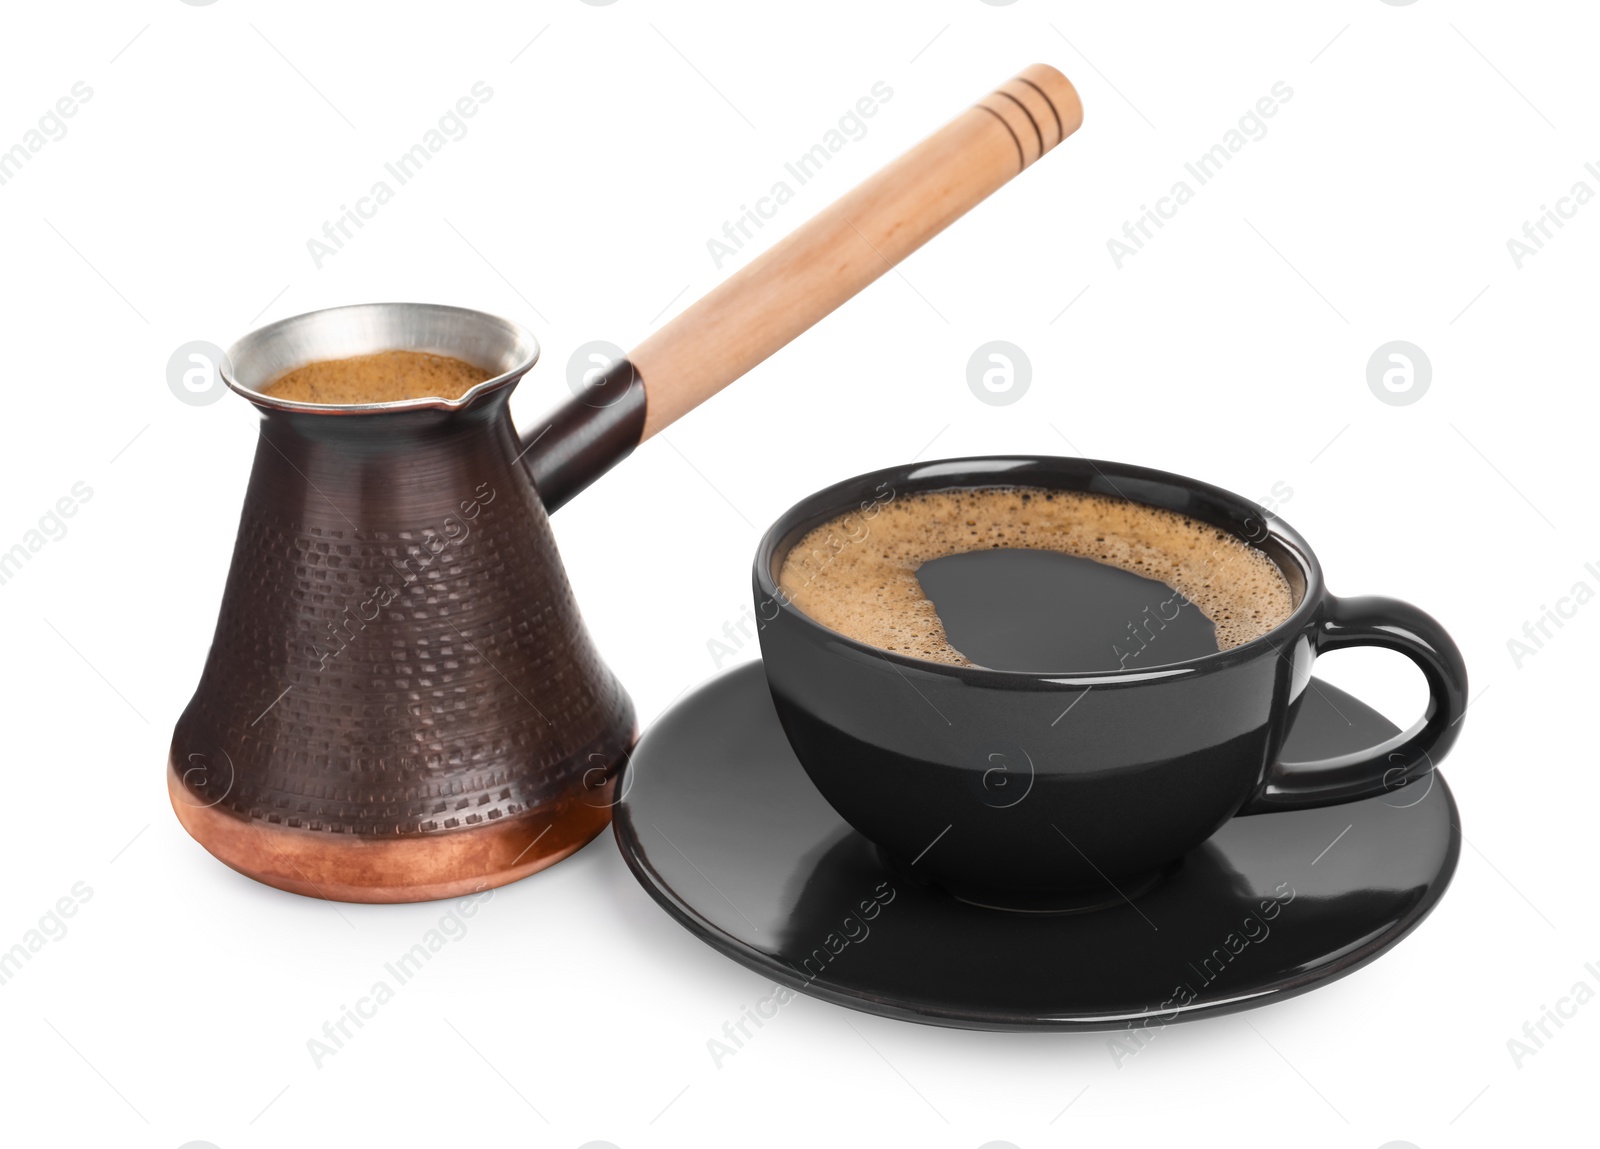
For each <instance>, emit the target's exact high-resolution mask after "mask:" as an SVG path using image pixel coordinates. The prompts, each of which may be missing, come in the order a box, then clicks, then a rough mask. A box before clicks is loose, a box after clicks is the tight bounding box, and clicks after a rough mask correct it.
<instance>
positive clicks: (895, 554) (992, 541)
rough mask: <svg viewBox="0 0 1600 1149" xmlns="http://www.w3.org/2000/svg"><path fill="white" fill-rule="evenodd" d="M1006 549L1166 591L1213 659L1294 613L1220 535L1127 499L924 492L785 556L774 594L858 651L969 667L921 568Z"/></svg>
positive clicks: (874, 509)
mask: <svg viewBox="0 0 1600 1149" xmlns="http://www.w3.org/2000/svg"><path fill="white" fill-rule="evenodd" d="M1002 547H1012V548H1030V549H1038V550H1054V551H1059V552H1061V553H1063V554H1068V555H1075V556H1077V557H1079V558H1086V559H1093V560H1095V561H1097V562H1101V563H1106V564H1108V565H1110V566H1114V567H1119V568H1121V569H1122V570H1126V571H1130V572H1132V573H1133V574H1137V575H1143V576H1144V577H1146V578H1151V579H1156V580H1159V581H1160V582H1163V583H1166V584H1167V585H1168V586H1169V587H1171V588H1172V589H1173V590H1176V591H1178V592H1179V593H1180V594H1182V595H1183V596H1184V597H1185V598H1187V599H1188V600H1189V601H1190V602H1192V603H1193V604H1194V605H1195V606H1197V607H1199V608H1200V611H1201V612H1202V613H1203V614H1204V615H1205V616H1206V617H1207V618H1209V619H1210V620H1211V622H1212V623H1213V624H1214V626H1215V627H1216V637H1217V648H1218V649H1219V650H1228V649H1230V648H1232V647H1235V646H1239V645H1241V644H1243V643H1246V642H1249V641H1250V640H1251V639H1253V638H1257V637H1259V636H1261V635H1263V634H1266V633H1267V632H1268V631H1269V630H1271V629H1273V628H1274V627H1276V626H1277V625H1279V624H1280V623H1282V622H1283V621H1284V620H1286V619H1287V618H1288V617H1289V615H1290V614H1291V613H1292V612H1293V610H1294V596H1293V594H1292V592H1291V591H1290V589H1289V583H1288V581H1287V580H1286V579H1285V578H1284V576H1283V572H1282V571H1280V570H1279V569H1278V567H1277V566H1276V564H1274V563H1273V561H1272V560H1271V559H1270V558H1268V557H1267V556H1266V555H1265V554H1264V553H1262V552H1261V551H1259V550H1257V549H1256V548H1255V547H1252V546H1250V545H1249V544H1248V543H1246V542H1244V541H1243V540H1241V539H1238V538H1236V537H1235V536H1233V535H1231V534H1229V533H1227V532H1226V531H1222V530H1219V529H1218V528H1216V527H1214V526H1211V525H1210V524H1208V523H1203V522H1200V521H1198V520H1196V519H1191V518H1188V517H1187V516H1185V515H1180V514H1178V513H1176V512H1173V511H1167V510H1163V509H1161V508H1158V507H1149V506H1145V505H1143V504H1140V503H1134V502H1130V501H1128V500H1126V499H1117V498H1111V497H1108V496H1103V495H1095V494H1087V493H1083V492H1077V491H1050V490H1043V489H1038V488H1029V487H975V488H963V489H959V490H948V491H927V492H919V493H916V494H911V495H902V496H900V497H898V498H896V499H894V500H893V501H888V502H881V503H878V504H873V505H870V506H868V507H867V508H866V509H864V510H862V511H852V512H849V513H847V514H844V515H841V516H839V517H838V518H835V519H833V520H830V521H829V522H827V523H824V524H823V525H822V526H820V527H817V528H815V529H814V530H812V531H809V532H808V533H807V534H806V535H805V536H804V537H803V538H802V539H801V540H800V541H799V542H798V543H797V544H796V545H795V546H794V547H793V548H792V549H791V550H790V551H789V553H788V554H787V555H786V556H785V557H784V560H783V565H782V568H781V570H780V571H779V577H778V582H779V585H780V586H781V587H782V589H783V591H784V593H785V594H786V595H787V596H788V597H789V599H790V600H791V601H792V602H793V603H794V604H795V605H796V606H797V607H799V608H800V609H801V610H802V611H804V612H805V613H806V614H808V615H810V616H811V617H812V618H814V619H816V620H817V621H818V622H820V623H822V625H824V626H826V627H829V628H831V629H833V630H836V631H838V632H839V633H841V634H844V635H847V636H849V637H850V638H854V639H856V640H857V641H859V642H865V643H867V644H869V645H871V646H876V647H878V648H880V649H882V650H892V651H896V652H898V653H900V654H907V655H911V656H912V657H915V658H925V659H928V660H930V661H932V662H944V663H951V664H954V665H957V666H970V665H973V663H972V662H971V661H970V660H969V659H968V658H967V657H966V656H965V655H963V654H962V653H961V652H960V651H958V650H956V649H955V647H953V646H951V645H950V641H949V639H948V638H947V637H946V635H945V632H944V626H943V624H942V623H941V622H940V620H939V616H938V613H937V611H935V609H934V606H933V603H932V602H930V601H929V600H928V597H927V595H926V594H924V593H923V589H922V585H921V583H919V582H918V581H917V568H918V567H920V566H921V565H922V564H923V563H925V562H930V561H932V560H933V559H936V558H941V557H943V556H945V555H950V554H960V553H963V552H966V551H976V550H984V549H987V548H1002Z"/></svg>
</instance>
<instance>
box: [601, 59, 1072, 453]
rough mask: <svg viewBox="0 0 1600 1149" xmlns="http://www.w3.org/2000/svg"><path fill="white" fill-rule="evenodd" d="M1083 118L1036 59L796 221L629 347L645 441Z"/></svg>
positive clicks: (1058, 79) (1056, 75) (1067, 91)
mask: <svg viewBox="0 0 1600 1149" xmlns="http://www.w3.org/2000/svg"><path fill="white" fill-rule="evenodd" d="M1082 122H1083V105H1082V103H1081V102H1080V101H1079V100H1078V93H1077V91H1076V90H1075V89H1074V88H1073V86H1072V83H1071V81H1069V80H1068V79H1067V78H1066V77H1065V76H1063V75H1062V74H1061V73H1060V72H1058V71H1056V70H1055V69H1054V68H1052V67H1050V66H1049V65H1048V64H1034V65H1032V66H1030V67H1028V68H1025V69H1023V70H1022V71H1021V72H1019V73H1018V74H1017V75H1016V76H1014V77H1012V78H1011V79H1010V80H1007V81H1006V82H1005V83H1004V84H1002V85H1001V86H1000V87H999V88H996V89H995V90H994V91H993V92H991V93H989V94H988V95H987V96H985V97H984V98H983V99H982V100H980V101H979V102H978V103H977V104H975V105H974V106H973V107H970V108H968V109H967V110H966V111H964V112H962V113H961V114H960V115H959V116H957V117H956V118H955V119H953V120H951V121H950V122H949V123H948V124H946V125H945V126H944V127H942V128H940V129H939V130H938V131H937V132H935V133H934V134H933V135H931V136H929V137H928V138H927V139H925V140H923V141H922V142H921V143H920V144H918V145H917V146H916V147H914V148H912V149H911V150H910V151H908V152H906V153H905V154H904V155H902V156H901V157H900V158H899V159H897V160H895V161H894V162H893V163H891V164H889V166H888V167H886V168H884V169H882V170H881V171H879V172H878V173H877V174H876V175H874V176H871V177H870V178H868V179H867V180H866V181H865V182H864V183H861V184H860V185H858V186H857V187H856V188H855V189H854V190H852V191H850V192H848V193H846V194H845V195H844V196H843V197H841V198H840V199H838V200H836V201H835V202H834V203H833V204H831V205H830V206H828V207H827V208H824V209H823V210H822V211H821V212H820V213H818V214H817V215H816V216H814V217H813V218H812V219H810V220H808V221H807V222H805V223H804V224H802V225H801V226H800V227H798V228H797V229H795V230H794V231H793V232H791V233H790V234H789V235H787V236H785V237H784V238H783V239H782V240H780V241H779V242H778V243H777V244H775V245H774V246H773V247H772V248H771V249H769V250H768V251H766V252H765V253H763V254H762V255H759V256H757V257H756V258H755V259H754V260H752V261H751V262H750V263H749V264H748V265H747V266H746V267H744V268H743V269H741V270H740V271H738V272H736V273H735V274H733V275H732V276H730V277H729V278H728V279H727V280H726V281H724V282H723V283H722V284H721V285H719V286H718V287H716V288H715V289H714V290H713V291H712V292H711V293H710V294H709V295H707V296H705V297H704V298H703V299H701V300H699V301H698V302H696V303H695V304H694V305H692V306H691V307H689V308H688V310H686V311H684V312H683V313H682V314H681V315H679V316H677V317H676V318H675V319H673V320H672V321H671V322H670V323H668V324H666V325H665V326H664V327H662V328H661V329H660V330H659V331H657V332H655V333H654V334H653V335H651V336H650V337H649V338H648V339H646V340H645V341H644V342H643V343H641V344H639V346H638V347H636V348H634V350H633V351H632V352H631V353H630V354H629V356H628V359H629V360H630V361H631V362H632V364H633V366H634V367H635V368H636V369H637V370H638V375H639V378H640V379H642V380H643V382H644V389H645V396H646V407H645V421H644V431H643V433H642V434H641V436H640V439H641V440H643V439H648V438H649V437H650V436H651V435H654V434H655V433H656V432H657V431H660V430H661V429H662V428H664V427H666V426H668V425H669V424H670V423H672V422H673V421H674V420H676V419H678V418H679V417H680V416H682V415H684V414H686V413H687V412H688V411H690V410H692V409H693V408H694V407H696V406H698V405H699V404H700V403H703V402H705V400H707V399H709V398H710V397H711V396H713V395H715V394H716V393H717V392H718V391H720V390H722V389H723V388H724V387H726V386H727V385H728V384H729V383H732V382H733V381H734V380H735V379H737V378H739V376H741V375H743V374H744V373H745V372H746V371H749V370H750V369H751V368H752V367H754V366H755V365H756V364H757V363H760V362H761V361H762V360H763V359H765V358H766V357H767V356H769V355H771V354H772V353H773V352H774V351H776V350H778V349H779V348H780V347H782V346H784V344H786V343H788V342H789V341H790V340H791V339H793V338H794V337H795V336H797V335H799V334H800V333H801V332H803V331H805V330H806V329H807V328H809V327H811V326H812V325H813V324H815V323H817V322H818V321H819V320H821V319H822V318H823V316H825V315H827V314H828V313H829V312H831V311H832V310H833V309H834V308H836V307H838V306H839V305H840V304H841V303H843V302H844V301H845V300H847V299H849V298H850V297H851V296H853V295H855V294H856V293H857V292H858V291H860V290H861V289H862V288H864V287H866V286H867V284H869V283H871V282H872V281H873V280H875V279H877V278H878V277H879V276H880V275H882V274H883V273H884V272H885V271H888V270H889V268H891V267H893V266H894V265H895V264H897V263H899V262H900V261H901V260H902V259H904V258H905V257H906V256H907V255H909V254H911V253H912V252H913V251H915V250H917V248H919V247H921V246H922V245H923V244H924V243H926V242H927V241H928V240H929V239H931V238H932V237H933V236H935V235H937V234H938V233H939V232H940V231H943V230H944V229H945V228H946V227H948V226H949V225H950V224H951V223H952V222H953V221H954V220H956V219H957V218H959V217H960V216H961V215H963V214H964V213H965V212H967V211H968V210H970V209H971V208H972V207H974V206H975V205H976V204H978V203H980V202H981V201H982V200H984V199H985V198H986V197H988V195H989V194H990V193H991V192H993V191H995V190H996V189H997V188H999V187H1000V185H1001V184H1003V183H1005V182H1006V181H1007V180H1009V179H1011V178H1012V177H1013V176H1015V175H1017V174H1018V173H1019V172H1021V171H1023V169H1025V168H1027V167H1028V166H1029V165H1030V164H1032V163H1034V162H1035V161H1036V160H1038V159H1039V158H1040V157H1041V156H1043V155H1044V153H1046V152H1048V151H1049V150H1050V149H1051V148H1053V147H1055V146H1056V145H1057V144H1059V143H1060V142H1061V141H1062V140H1064V139H1066V138H1067V137H1068V136H1070V135H1071V134H1072V133H1073V132H1075V131H1077V130H1078V125H1080V124H1081V123H1082Z"/></svg>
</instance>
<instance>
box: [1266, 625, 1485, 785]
mask: <svg viewBox="0 0 1600 1149" xmlns="http://www.w3.org/2000/svg"><path fill="white" fill-rule="evenodd" d="M1311 640H1312V650H1313V653H1314V654H1323V653H1325V652H1327V651H1330V650H1340V649H1343V648H1344V647H1348V646H1379V647H1382V648H1384V649H1385V650H1397V651H1399V652H1400V653H1401V654H1403V655H1405V656H1406V657H1407V658H1409V659H1411V661H1412V662H1414V663H1416V664H1417V666H1418V667H1419V668H1420V669H1421V671H1422V673H1423V675H1424V677H1426V678H1427V680H1428V708H1427V710H1426V711H1425V712H1424V713H1423V715H1422V717H1421V718H1420V719H1419V720H1418V721H1417V722H1416V724H1415V725H1413V726H1412V727H1411V729H1410V730H1407V731H1405V732H1404V733H1401V734H1396V735H1395V736H1394V737H1393V738H1390V739H1389V740H1387V741H1386V742H1382V743H1380V744H1379V745H1377V746H1374V747H1372V748H1371V749H1370V750H1358V751H1355V752H1353V753H1350V754H1340V755H1338V756H1336V757H1333V758H1321V759H1318V760H1316V761H1312V762H1283V761H1278V762H1274V763H1273V764H1272V765H1271V766H1269V767H1268V768H1267V770H1266V773H1265V775H1264V776H1263V778H1262V781H1261V784H1260V785H1259V786H1257V787H1256V791H1255V793H1254V794H1253V795H1251V797H1250V800H1249V801H1247V802H1246V803H1245V805H1244V808H1243V809H1242V810H1240V811H1239V812H1240V813H1241V814H1265V813H1269V812H1272V811H1275V810H1298V809H1305V808H1307V807H1311V806H1335V805H1338V804H1339V803H1341V802H1354V801H1357V800H1358V799H1361V798H1371V797H1375V796H1377V795H1380V794H1388V793H1391V792H1393V791H1395V790H1397V789H1399V788H1400V787H1402V786H1405V785H1407V784H1409V783H1411V782H1413V781H1415V780H1417V779H1420V778H1423V777H1426V776H1427V775H1428V774H1429V773H1430V772H1431V771H1432V770H1433V768H1434V765H1435V764H1436V763H1437V762H1438V761H1440V760H1441V759H1443V758H1444V756H1445V755H1446V754H1448V753H1449V752H1450V747H1451V746H1452V745H1454V744H1455V740H1456V736H1457V735H1458V734H1460V733H1461V725H1460V724H1461V718H1462V715H1463V714H1465V713H1466V708H1467V664H1466V661H1465V660H1464V659H1463V658H1462V657H1461V651H1460V649H1459V648H1458V647H1457V646H1456V644H1455V641H1454V640H1453V639H1452V638H1451V637H1450V636H1449V635H1448V634H1446V633H1445V630H1444V627H1442V626H1440V625H1439V623H1438V622H1437V621H1435V620H1434V618H1433V617H1432V616H1431V615H1429V614H1427V613H1425V612H1424V611H1421V610H1419V609H1417V608H1416V607H1414V606H1412V605H1411V604H1410V603H1406V602H1401V601H1400V600H1399V599H1393V598H1383V597H1381V596H1378V595H1366V596H1362V597H1360V598H1338V597H1335V596H1334V595H1329V596H1328V605H1327V609H1326V610H1325V611H1324V612H1323V615H1322V620H1321V622H1320V623H1318V625H1317V628H1316V630H1315V631H1314V632H1313V633H1312V635H1311Z"/></svg>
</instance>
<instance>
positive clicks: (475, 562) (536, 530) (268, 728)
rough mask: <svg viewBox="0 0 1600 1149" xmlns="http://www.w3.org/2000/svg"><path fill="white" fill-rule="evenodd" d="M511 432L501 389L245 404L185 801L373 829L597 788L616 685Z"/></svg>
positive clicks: (523, 805)
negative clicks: (240, 473)
mask: <svg viewBox="0 0 1600 1149" xmlns="http://www.w3.org/2000/svg"><path fill="white" fill-rule="evenodd" d="M517 451H518V447H517V445H516V441H515V438H514V435H513V431H512V427H511V422H510V417H509V415H508V414H507V412H506V408H505V396H504V395H499V396H490V397H489V399H488V401H487V402H486V403H485V404H484V405H483V406H482V407H478V408H474V409H470V410H468V411H464V412H437V411H425V412H385V413H380V414H373V415H360V416H341V417H330V416H327V415H322V414H283V413H272V414H268V415H267V416H266V418H265V419H264V421H263V424H262V439H261V442H260V443H259V445H258V447H257V452H256V460H255V467H254V470H253V472H252V475H251V481H250V488H249V493H248V494H247V496H246V502H245V508H244V512H243V514H242V516H241V519H240V524H239V534H238V539H237V542H236V543H235V547H234V555H233V564H232V568H231V570H230V572H229V575H228V581H227V587H226V591H225V593H224V597H223V603H222V608H221V612H220V615H219V618H218V621H217V630H216V635H215V638H214V640H213V643H212V647H211V651H210V654H209V656H208V658H207V661H206V666H205V671H204V674H203V676H202V679H201V682H200V686H199V688H198V690H197V691H196V693H195V695H194V698H193V700H192V701H191V702H190V704H189V707H188V709H187V710H186V711H185V712H184V714H183V717H182V718H181V719H180V720H179V722H178V726H177V729H176V730H175V732H174V736H173V761H174V762H175V763H176V764H177V765H178V768H179V771H180V774H181V775H182V778H183V782H184V785H185V787H186V789H187V791H188V792H189V793H190V794H191V795H192V796H193V797H194V801H195V802H196V804H197V805H214V806H216V807H217V808H218V809H220V810H226V811H228V812H231V813H233V814H236V815H238V816H239V817H241V818H245V819H250V820H252V821H255V822H258V823H270V824H272V825H278V826H288V827H295V828H300V829H305V830H312V831H323V832H327V833H331V834H351V835H357V836H362V837H381V838H393V837H396V836H405V835H421V834H433V833H443V832H451V831H457V830H464V829H470V828H471V827H473V826H477V825H481V824H483V823H485V822H490V821H494V820H497V819H501V818H507V817H511V816H514V815H518V814H522V813H524V812H527V811H530V810H536V809H539V808H541V807H551V808H559V807H560V806H561V805H563V804H565V803H569V802H570V801H571V800H572V799H574V798H584V799H585V800H586V801H587V802H588V803H589V804H590V805H599V804H603V800H602V799H599V798H596V797H595V795H596V794H597V793H604V794H609V792H610V789H609V787H610V783H611V782H612V781H613V780H614V778H615V775H616V772H617V770H618V768H619V766H620V762H621V760H622V757H623V755H624V754H625V753H626V750H627V748H628V745H629V742H630V740H631V736H632V732H633V723H634V719H633V711H632V706H631V703H630V702H629V700H628V698H627V695H626V694H625V693H624V692H623V691H622V689H621V687H620V686H619V685H618V683H617V682H616V680H615V678H614V677H613V676H612V675H611V673H610V672H609V670H607V668H606V667H605V666H604V664H602V662H601V661H600V659H599V656H598V655H597V653H596V651H595V649H594V646H593V644H592V643H591V641H590V639H589V636H588V633H587V632H586V630H585V629H584V626H583V622H582V619H581V618H580V616H579V613H578V608H577V604H576V602H575V601H574V599H573V596H572V591H571V588H570V587H569V585H568V583H567V579H566V575H565V572H564V571H563V570H562V567H561V561H560V556H559V555H558V553H557V551H556V545H555V539H554V537H553V535H552V534H551V531H550V525H549V520H548V518H547V516H546V513H545V510H544V507H543V505H542V503H541V502H540V499H539V496H538V494H537V492H536V491H535V490H534V487H533V483H532V480H531V479H530V478H529V477H528V474H527V472H526V471H525V470H524V468H523V466H522V465H521V463H519V462H518V461H517V460H516V454H517Z"/></svg>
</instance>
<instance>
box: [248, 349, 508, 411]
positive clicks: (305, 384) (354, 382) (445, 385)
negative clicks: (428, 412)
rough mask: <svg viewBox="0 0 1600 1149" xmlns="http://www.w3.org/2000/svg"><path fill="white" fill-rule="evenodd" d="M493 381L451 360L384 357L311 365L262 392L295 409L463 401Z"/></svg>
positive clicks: (411, 354)
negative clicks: (405, 401) (297, 406)
mask: <svg viewBox="0 0 1600 1149" xmlns="http://www.w3.org/2000/svg"><path fill="white" fill-rule="evenodd" d="M490 378H493V375H492V374H491V373H490V372H488V371H485V370H484V369H483V368H481V367H474V366H473V365H472V364H471V363H467V362H464V361H463V360H460V359H452V358H451V357H450V356H448V355H434V354H432V353H430V352H427V351H379V352H377V353H376V354H374V355H355V356H352V357H350V358H348V359H324V360H322V361H321V362H318V363H307V364H306V365H305V366H304V367H296V368H295V369H294V370H293V371H290V372H288V373H287V374H285V375H281V376H279V377H278V378H277V379H275V380H273V381H272V382H271V383H269V384H267V385H266V386H265V387H263V388H261V393H262V394H263V395H270V396H272V397H273V398H274V399H288V400H289V401H291V402H294V403H328V404H336V403H337V404H348V403H396V402H399V401H401V400H403V399H459V398H461V396H463V395H465V394H466V393H467V392H468V391H470V390H472V388H474V387H476V386H477V385H478V384H479V383H482V382H483V381H484V380H485V379H490Z"/></svg>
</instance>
